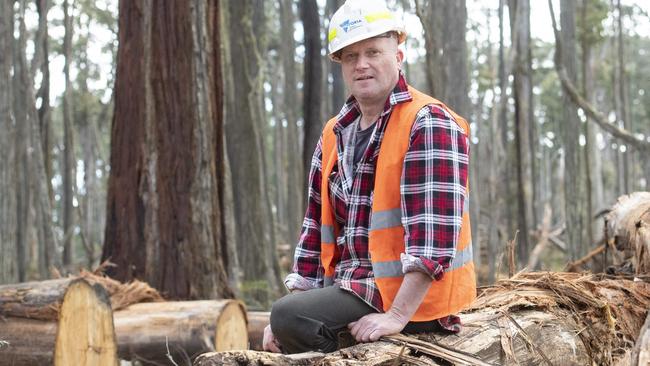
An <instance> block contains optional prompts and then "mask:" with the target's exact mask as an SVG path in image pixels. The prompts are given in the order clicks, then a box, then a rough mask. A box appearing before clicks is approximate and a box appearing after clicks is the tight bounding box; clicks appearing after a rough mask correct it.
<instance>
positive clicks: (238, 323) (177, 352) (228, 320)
mask: <svg viewBox="0 0 650 366" xmlns="http://www.w3.org/2000/svg"><path fill="white" fill-rule="evenodd" d="M113 317H114V322H115V332H116V334H117V343H118V354H119V356H120V358H121V359H125V360H140V361H144V362H146V363H154V362H158V363H160V362H161V361H166V362H165V363H164V364H168V363H169V360H168V357H167V354H169V355H170V356H171V357H172V358H173V359H174V360H175V361H176V362H177V363H178V364H181V363H183V364H188V363H189V362H191V360H193V359H194V358H195V357H196V356H197V355H199V354H201V353H204V352H209V351H225V350H233V349H246V348H247V346H248V332H247V330H246V310H245V308H244V305H243V304H242V303H241V302H239V301H236V300H204V301H177V302H153V303H140V304H133V305H131V306H129V307H127V308H125V309H123V310H119V311H116V312H114V313H113ZM179 361H180V362H179Z"/></svg>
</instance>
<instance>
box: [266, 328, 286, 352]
mask: <svg viewBox="0 0 650 366" xmlns="http://www.w3.org/2000/svg"><path fill="white" fill-rule="evenodd" d="M262 347H264V350H265V351H269V352H275V353H282V350H281V349H280V342H278V340H277V339H275V336H274V335H273V331H272V330H271V324H269V325H267V326H266V328H264V338H262Z"/></svg>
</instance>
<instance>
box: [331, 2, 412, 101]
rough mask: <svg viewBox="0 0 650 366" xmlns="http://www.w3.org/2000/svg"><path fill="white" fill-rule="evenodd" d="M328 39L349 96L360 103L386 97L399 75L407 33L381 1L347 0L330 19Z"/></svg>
mask: <svg viewBox="0 0 650 366" xmlns="http://www.w3.org/2000/svg"><path fill="white" fill-rule="evenodd" d="M328 39H329V56H330V58H331V59H332V60H333V61H335V62H340V63H341V66H342V69H343V79H344V81H345V83H346V85H347V87H348V88H349V89H350V92H351V93H352V95H354V97H355V98H356V99H357V100H358V101H360V102H362V103H364V102H368V103H373V102H377V103H379V102H382V99H383V100H385V98H386V96H387V95H388V94H389V93H390V91H391V90H392V88H393V87H394V86H395V84H396V83H397V80H398V78H399V69H400V67H401V65H402V60H403V59H404V54H403V52H402V51H401V50H400V49H399V48H398V45H399V44H401V43H402V42H404V40H405V39H406V32H405V31H404V26H403V24H402V23H401V21H399V20H398V19H397V18H396V17H395V16H394V15H393V14H392V13H391V12H390V11H389V10H388V8H386V5H385V4H384V3H383V1H378V0H373V1H368V0H347V1H346V2H345V4H343V6H341V7H340V8H339V9H338V10H337V11H336V13H334V15H333V16H332V19H331V20H330V25H329V37H328Z"/></svg>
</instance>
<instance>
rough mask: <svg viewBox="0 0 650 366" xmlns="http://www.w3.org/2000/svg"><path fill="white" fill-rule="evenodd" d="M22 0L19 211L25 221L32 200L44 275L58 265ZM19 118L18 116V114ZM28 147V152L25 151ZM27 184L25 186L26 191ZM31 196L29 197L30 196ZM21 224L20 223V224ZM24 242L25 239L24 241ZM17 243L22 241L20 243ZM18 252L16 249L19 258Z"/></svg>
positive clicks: (19, 41) (19, 53)
mask: <svg viewBox="0 0 650 366" xmlns="http://www.w3.org/2000/svg"><path fill="white" fill-rule="evenodd" d="M25 8H26V4H25V0H22V1H21V2H20V7H19V9H20V10H19V11H20V12H19V16H20V21H19V39H18V50H19V52H18V53H17V55H16V56H17V63H16V68H17V70H15V71H16V72H14V77H17V79H16V81H17V84H18V85H19V88H17V90H16V92H17V94H19V95H18V97H17V99H16V101H17V103H15V108H16V111H18V110H21V113H20V114H17V115H16V123H17V124H22V127H21V133H20V135H21V136H20V137H24V138H25V141H26V145H24V146H23V147H24V148H25V149H26V150H27V151H23V152H22V154H24V155H23V158H22V159H21V162H22V163H23V164H25V169H24V170H23V173H24V175H23V176H22V177H21V179H24V180H25V181H24V182H20V183H21V184H25V187H29V191H30V192H24V193H23V194H22V195H21V194H19V195H21V196H22V197H21V198H25V199H23V200H21V203H19V204H20V205H22V208H23V209H25V210H26V211H27V212H22V215H24V217H23V223H27V222H28V221H27V219H26V218H27V217H28V216H29V212H28V211H29V207H30V200H29V198H31V201H32V202H31V203H33V211H34V217H35V220H34V223H35V224H36V225H35V231H36V233H37V245H38V248H39V253H38V271H39V274H40V276H41V278H47V277H48V276H49V271H50V269H51V268H53V267H55V268H56V267H60V262H61V261H60V258H59V256H58V254H57V247H58V245H57V239H56V235H55V234H54V230H53V223H52V207H51V206H52V205H51V202H50V199H49V193H48V188H47V187H48V182H47V177H46V175H45V163H44V156H43V149H42V139H41V130H40V126H39V124H38V113H37V110H36V101H35V95H34V77H33V75H30V68H29V66H28V64H27V56H26V54H25V52H26V51H25V50H26V44H27V30H26V27H25ZM19 117H20V118H21V119H18V118H19ZM28 151H29V153H28ZM26 190H27V188H25V191H26ZM29 196H32V197H29ZM19 225H20V224H19ZM28 228H29V226H28V225H25V227H24V228H22V229H20V230H19V231H22V232H21V234H20V235H27V230H28ZM25 239H26V237H25V236H22V237H21V239H20V240H25ZM23 243H24V242H23ZM18 245H21V244H20V243H19V244H18ZM20 256H21V253H19V261H20Z"/></svg>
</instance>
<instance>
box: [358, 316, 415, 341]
mask: <svg viewBox="0 0 650 366" xmlns="http://www.w3.org/2000/svg"><path fill="white" fill-rule="evenodd" d="M406 323H408V321H406V322H404V321H403V320H401V319H400V318H399V317H398V316H396V315H395V314H393V313H391V312H387V313H373V314H368V315H366V316H364V317H362V318H361V319H359V320H357V321H356V322H352V323H350V324H348V328H349V329H350V333H352V336H353V337H354V339H356V340H357V342H374V341H376V340H379V338H380V337H382V336H385V335H389V334H397V333H399V332H401V331H402V329H404V327H405V326H406Z"/></svg>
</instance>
